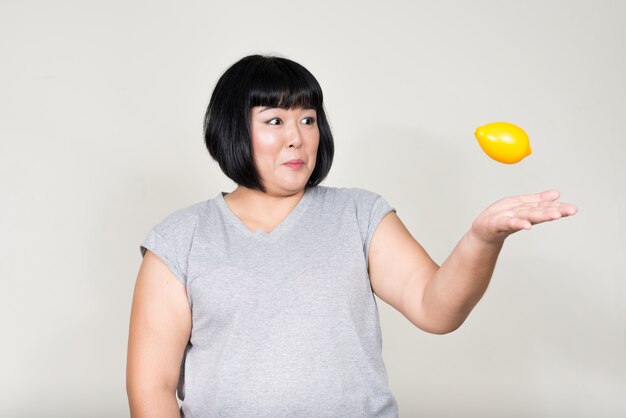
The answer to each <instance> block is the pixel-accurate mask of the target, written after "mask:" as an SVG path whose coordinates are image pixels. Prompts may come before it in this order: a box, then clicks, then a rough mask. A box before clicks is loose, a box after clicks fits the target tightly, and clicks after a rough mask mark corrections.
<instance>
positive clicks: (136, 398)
mask: <svg viewBox="0 0 626 418" xmlns="http://www.w3.org/2000/svg"><path fill="white" fill-rule="evenodd" d="M128 401H129V404H130V415H131V417H132V418H152V417H157V418H180V411H179V409H178V402H177V401H176V394H175V393H174V392H172V391H170V390H166V389H156V388H155V389H143V390H141V389H135V390H129V391H128Z"/></svg>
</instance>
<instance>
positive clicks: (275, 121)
mask: <svg viewBox="0 0 626 418" xmlns="http://www.w3.org/2000/svg"><path fill="white" fill-rule="evenodd" d="M266 123H267V124H269V125H280V124H281V123H283V121H282V120H280V118H272V119H270V120H268V121H267V122H266Z"/></svg>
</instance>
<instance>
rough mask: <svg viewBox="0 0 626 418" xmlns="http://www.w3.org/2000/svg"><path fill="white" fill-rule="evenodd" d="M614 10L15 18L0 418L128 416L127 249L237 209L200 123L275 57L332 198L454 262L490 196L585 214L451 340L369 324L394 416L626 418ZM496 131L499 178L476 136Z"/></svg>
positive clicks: (112, 11)
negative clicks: (378, 330)
mask: <svg viewBox="0 0 626 418" xmlns="http://www.w3.org/2000/svg"><path fill="white" fill-rule="evenodd" d="M625 16H626V2H623V1H575V2H570V1H473V2H462V1H439V2H427V1H399V0H388V1H385V2H374V1H345V2H332V1H316V2H306V1H249V2H237V1H233V2H213V1H206V0H205V1H195V2H175V1H165V0H152V1H107V2H103V1H102V2H89V1H55V2H46V1H20V2H18V1H6V0H5V1H3V2H2V3H1V5H0V54H1V55H0V141H1V142H0V182H1V191H2V194H1V196H2V197H1V199H2V204H1V205H0V237H1V239H0V257H1V262H0V276H1V282H0V284H1V286H0V326H1V328H0V329H1V330H2V344H1V345H0V354H1V355H0V370H1V371H2V372H1V373H0V386H1V387H0V416H3V417H5V416H6V417H40V416H41V417H44V416H45V417H87V416H88V417H122V416H127V415H128V412H127V401H126V394H125V388H124V384H125V382H124V379H125V377H124V374H125V361H126V359H125V356H126V342H127V333H128V319H129V310H130V304H131V298H132V291H133V285H134V280H135V277H136V274H137V270H138V267H139V264H140V255H139V248H138V246H139V243H140V242H141V240H143V238H144V236H145V235H146V234H147V232H148V230H149V229H150V227H151V226H153V225H154V224H155V223H157V222H158V221H160V220H161V219H162V218H163V217H165V216H166V215H167V214H169V213H171V212H172V211H174V210H176V209H179V208H182V207H185V206H189V205H191V204H193V203H196V202H199V201H202V200H206V199H208V198H210V197H213V196H215V195H216V194H217V193H218V192H219V191H230V190H232V189H233V187H234V186H233V184H232V183H231V182H230V181H229V180H227V179H226V177H225V176H224V175H223V174H222V173H221V172H220V171H219V168H218V167H217V165H216V164H215V163H214V162H213V161H212V160H210V157H209V156H208V153H207V152H206V150H205V149H204V145H203V142H202V117H203V115H204V111H205V108H206V105H207V103H208V100H209V97H210V94H211V91H212V88H213V86H214V84H215V82H216V81H217V79H218V77H219V76H220V75H221V73H222V72H223V71H224V70H225V69H226V68H227V67H228V66H229V65H230V64H232V63H233V62H235V61H236V60H238V59H239V58H241V57H243V56H244V55H247V54H250V53H277V54H280V55H283V56H286V57H289V58H292V59H294V60H296V61H299V62H301V63H302V64H303V65H305V66H306V67H307V68H309V70H311V71H312V72H313V74H315V75H316V77H317V78H318V80H319V81H320V83H321V84H322V87H323V88H324V91H325V95H326V97H325V98H326V107H327V111H328V114H329V117H330V120H331V124H332V127H333V130H334V135H335V140H336V159H335V163H334V166H333V169H332V170H331V174H330V176H329V177H328V179H327V180H326V181H325V183H324V184H325V185H329V186H348V187H362V188H365V189H369V190H372V191H375V192H377V193H380V194H382V195H383V196H384V197H385V198H386V199H387V200H388V201H389V202H390V203H391V204H392V205H393V206H394V207H396V209H397V210H398V214H399V216H400V217H401V218H402V219H403V221H404V222H405V223H406V225H407V226H408V227H409V229H410V230H411V231H412V233H413V234H414V236H415V237H416V238H417V239H418V240H419V241H420V242H421V243H422V244H423V245H424V246H425V247H426V248H427V250H428V251H429V252H430V253H431V255H432V256H433V257H434V258H435V260H436V261H438V262H443V261H444V260H445V258H446V256H447V254H448V253H449V251H450V250H451V249H452V248H453V246H454V245H455V243H456V241H457V240H458V239H459V238H460V237H461V235H462V234H463V233H464V232H465V231H466V230H467V228H469V226H470V224H471V222H472V220H473V219H474V217H475V216H476V215H477V214H478V213H479V212H480V211H481V210H482V209H483V208H484V207H486V206H487V205H488V204H490V203H491V202H493V201H494V200H497V199H499V198H501V197H504V196H507V195H512V194H520V193H530V192H538V191H542V190H544V189H548V188H558V189H559V190H561V192H562V196H563V200H566V201H570V202H573V203H575V204H577V205H578V206H579V208H580V213H579V214H578V215H577V216H576V217H574V218H570V219H566V220H563V221H561V222H557V223H553V224H546V225H540V226H538V227H536V228H534V229H533V230H532V231H529V232H523V233H519V234H516V235H514V236H512V237H511V239H510V240H509V241H508V242H507V244H506V246H505V248H504V250H503V252H502V255H501V257H500V260H499V263H498V266H497V268H496V272H495V276H494V278H493V281H492V284H491V286H490V288H489V290H488V291H487V294H486V296H485V297H484V299H483V300H482V302H481V303H480V304H479V306H478V307H477V308H476V309H475V311H474V312H473V313H472V315H471V316H470V318H469V319H468V321H467V322H466V323H465V324H464V326H463V327H462V328H460V329H459V330H458V331H456V332H455V333H453V334H450V335H446V336H434V335H429V334H426V333H424V332H421V331H419V330H418V329H416V328H414V327H413V326H412V325H411V324H410V323H409V322H408V321H407V320H406V319H405V318H404V317H402V316H401V315H400V314H398V313H397V312H396V311H394V310H393V309H391V308H390V307H389V306H387V305H385V304H384V303H383V302H380V301H379V302H380V303H379V307H380V315H381V320H382V328H383V334H384V343H383V346H384V353H383V354H384V358H385V362H386V365H387V367H388V372H389V383H390V386H391V389H392V391H393V392H394V394H395V395H396V397H397V400H398V403H399V406H400V414H401V417H404V418H411V417H504V416H506V417H592V416H593V417H618V416H626V303H625V302H626V286H625V283H624V281H625V280H624V279H625V276H626V274H625V269H626V240H625V238H624V236H625V235H626V231H625V227H624V222H625V219H626V189H625V187H624V184H623V183H624V181H625V180H626V168H625V167H626V164H624V163H625V161H624V155H625V153H626V135H625V134H624V129H625V128H624V123H625V122H626V53H625V52H624V51H626V26H625V25H624V17H625ZM497 120H505V121H510V122H513V123H516V124H518V125H520V126H522V127H523V128H524V129H526V131H527V132H528V133H529V135H530V137H531V141H532V142H531V143H532V146H533V150H534V153H533V154H532V155H531V156H530V157H529V158H527V159H526V160H524V161H523V162H521V163H519V164H516V165H512V166H507V165H503V164H499V163H497V162H494V161H492V160H491V159H489V158H488V157H486V156H485V155H484V154H483V153H482V151H481V150H480V148H479V146H478V145H477V143H476V141H475V139H474V137H473V131H474V129H475V128H476V127H477V126H479V125H482V124H484V123H487V122H492V121H497Z"/></svg>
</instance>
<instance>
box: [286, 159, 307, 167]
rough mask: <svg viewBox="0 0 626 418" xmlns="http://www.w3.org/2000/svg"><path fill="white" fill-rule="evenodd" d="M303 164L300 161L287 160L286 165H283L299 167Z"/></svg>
mask: <svg viewBox="0 0 626 418" xmlns="http://www.w3.org/2000/svg"><path fill="white" fill-rule="evenodd" d="M303 164H304V161H302V160H289V161H287V162H286V163H284V165H287V166H289V167H300V166H301V165H303Z"/></svg>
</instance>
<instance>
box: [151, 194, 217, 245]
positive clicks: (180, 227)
mask: <svg viewBox="0 0 626 418" xmlns="http://www.w3.org/2000/svg"><path fill="white" fill-rule="evenodd" d="M210 202H211V201H210V200H208V201H206V200H205V201H202V202H198V203H195V204H193V205H190V206H187V207H184V208H181V209H177V210H175V211H174V212H171V213H169V214H168V215H166V216H165V217H164V218H162V219H161V221H160V222H158V223H157V224H156V225H155V226H154V227H153V230H154V231H155V232H156V233H158V234H159V235H161V236H163V237H171V236H181V235H183V236H184V235H188V234H189V233H191V232H193V231H194V230H195V229H196V228H197V226H198V224H199V223H200V222H201V219H202V217H203V216H205V214H206V212H207V209H208V206H209V205H210Z"/></svg>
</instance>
